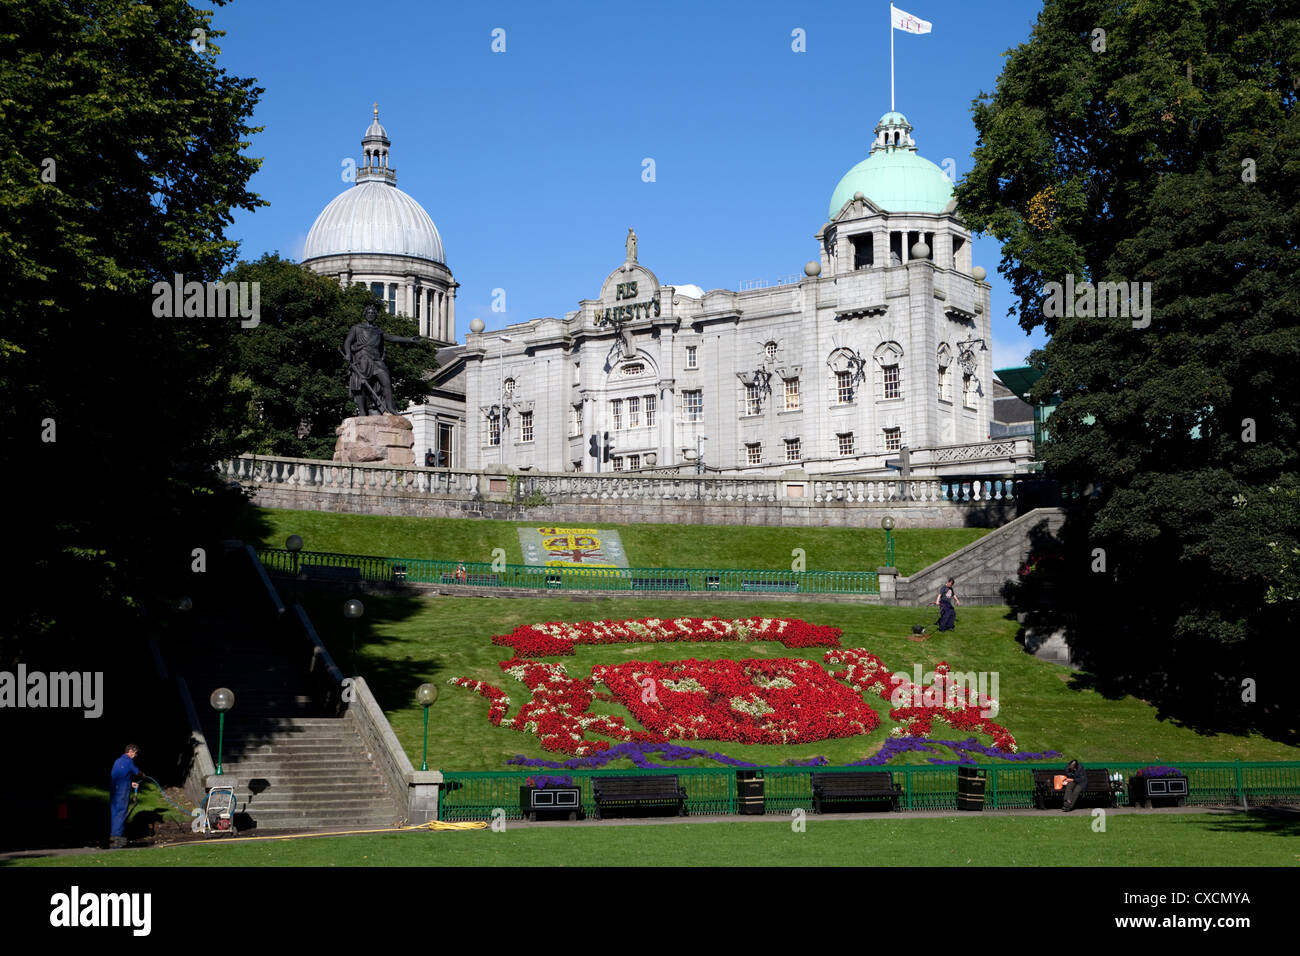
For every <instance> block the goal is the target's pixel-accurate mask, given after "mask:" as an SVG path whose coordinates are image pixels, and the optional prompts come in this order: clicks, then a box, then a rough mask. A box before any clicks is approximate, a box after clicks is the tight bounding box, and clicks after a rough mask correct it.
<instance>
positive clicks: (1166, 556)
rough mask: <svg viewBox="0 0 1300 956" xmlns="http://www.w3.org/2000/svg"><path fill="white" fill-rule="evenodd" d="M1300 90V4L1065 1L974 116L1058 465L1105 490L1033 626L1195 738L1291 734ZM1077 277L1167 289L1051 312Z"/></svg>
mask: <svg viewBox="0 0 1300 956" xmlns="http://www.w3.org/2000/svg"><path fill="white" fill-rule="evenodd" d="M1298 88H1300V4H1296V3H1294V2H1289V3H1272V2H1259V0H1244V2H1226V0H1152V2H1148V3H1141V4H1118V5H1117V4H1114V3H1110V2H1100V0H1048V2H1047V3H1046V5H1045V7H1044V9H1043V11H1042V13H1041V14H1040V16H1039V18H1038V22H1037V24H1036V26H1035V27H1034V30H1033V33H1032V36H1031V38H1030V39H1029V41H1028V42H1026V43H1024V44H1022V45H1021V46H1019V47H1017V48H1016V49H1014V50H1012V51H1010V53H1009V54H1008V56H1007V60H1006V65H1005V67H1004V69H1003V72H1002V74H1001V76H1000V77H999V79H998V83H997V88H996V90H995V91H994V92H993V93H992V94H987V93H986V94H983V95H981V97H980V98H979V99H977V100H976V101H975V104H974V110H973V112H974V120H975V125H976V128H977V130H978V133H979V141H978V146H977V149H976V151H975V164H974V168H973V169H972V170H971V172H970V173H969V174H968V175H967V176H966V177H965V178H964V179H963V181H962V182H961V183H960V184H958V188H957V199H958V204H959V208H960V211H961V214H962V215H963V216H964V217H965V219H966V221H967V223H968V224H969V225H971V227H972V228H973V229H975V230H977V231H981V232H987V233H990V234H992V235H993V236H995V237H996V238H998V239H999V240H1001V242H1002V244H1003V248H1002V261H1001V263H1000V266H999V271H1000V272H1001V273H1002V274H1003V275H1005V276H1006V277H1007V279H1008V280H1009V281H1010V282H1011V285H1012V288H1013V290H1014V294H1015V296H1016V299H1017V305H1016V307H1015V308H1014V309H1013V313H1015V314H1018V317H1019V321H1020V324H1021V325H1022V326H1023V327H1024V328H1025V329H1027V330H1028V329H1033V328H1036V327H1042V328H1043V329H1044V330H1045V331H1046V332H1047V333H1048V335H1049V336H1050V338H1049V341H1048V343H1047V345H1046V347H1045V348H1044V349H1042V350H1040V351H1038V352H1036V353H1035V354H1034V355H1033V356H1031V361H1033V362H1034V363H1035V364H1037V365H1039V366H1040V367H1042V368H1043V369H1044V370H1045V374H1044V375H1043V377H1042V378H1041V379H1040V380H1039V382H1038V384H1037V385H1036V386H1035V392H1034V399H1035V400H1037V401H1047V400H1048V399H1049V398H1051V397H1052V396H1059V398H1060V399H1061V404H1060V405H1059V407H1058V408H1057V409H1056V410H1055V413H1054V414H1053V415H1052V417H1051V419H1050V420H1049V431H1050V441H1049V442H1048V443H1046V444H1045V446H1044V449H1043V457H1044V459H1045V461H1046V465H1047V468H1048V470H1049V472H1050V473H1051V474H1052V475H1053V476H1055V477H1057V478H1060V479H1062V480H1064V481H1066V482H1083V483H1092V484H1093V487H1094V488H1095V489H1096V491H1097V494H1096V496H1095V497H1093V498H1090V499H1088V500H1087V501H1085V502H1083V503H1081V504H1080V505H1079V506H1078V507H1077V508H1076V509H1074V513H1073V514H1072V516H1071V519H1070V523H1069V524H1068V525H1067V529H1066V532H1065V533H1064V538H1063V541H1062V542H1060V543H1059V545H1058V547H1059V550H1060V552H1061V554H1062V555H1063V556H1065V558H1066V560H1064V561H1062V562H1055V563H1048V564H1046V565H1044V567H1055V568H1057V569H1059V570H1058V571H1056V572H1053V573H1054V574H1055V575H1056V576H1057V577H1058V578H1059V580H1058V581H1055V582H1054V585H1055V586H1053V587H1051V588H1049V589H1048V591H1047V593H1049V594H1050V595H1051V600H1050V601H1049V602H1046V605H1045V606H1044V604H1043V602H1040V601H1038V600H1037V598H1038V597H1041V595H1042V592H1041V591H1039V592H1036V593H1035V594H1034V595H1031V594H1030V591H1032V590H1033V589H1032V588H1031V589H1028V590H1026V589H1025V588H1022V589H1021V593H1020V596H1019V599H1020V601H1021V603H1022V604H1023V605H1024V606H1025V607H1026V608H1028V609H1030V610H1032V611H1033V614H1032V616H1031V622H1035V623H1036V624H1037V625H1038V626H1041V627H1065V628H1067V630H1068V631H1069V634H1070V638H1071V642H1072V644H1073V646H1074V648H1075V649H1076V651H1079V652H1081V654H1082V656H1083V658H1084V660H1085V661H1086V662H1087V663H1088V665H1089V666H1090V667H1092V668H1093V669H1094V670H1096V671H1097V672H1098V674H1100V675H1102V676H1103V677H1105V678H1106V679H1111V680H1115V681H1117V682H1118V683H1120V684H1122V685H1123V686H1125V687H1128V688H1130V689H1133V690H1135V691H1138V692H1142V693H1145V694H1148V695H1149V696H1151V697H1155V698H1158V699H1160V700H1161V701H1162V702H1163V703H1164V704H1165V705H1166V706H1168V707H1169V708H1171V710H1174V711H1177V712H1178V713H1180V714H1181V715H1182V716H1185V717H1190V718H1196V719H1206V720H1209V721H1220V722H1227V723H1240V724H1241V725H1242V726H1259V725H1263V724H1269V723H1270V722H1272V725H1273V727H1274V729H1277V723H1276V721H1277V720H1283V723H1285V721H1286V720H1290V719H1291V718H1285V719H1283V718H1281V717H1280V713H1279V710H1278V707H1279V705H1281V706H1283V708H1284V709H1285V711H1286V712H1287V713H1291V712H1294V707H1293V706H1287V705H1286V704H1285V702H1284V701H1283V699H1282V698H1281V695H1283V694H1285V693H1287V690H1286V689H1285V688H1284V687H1283V686H1281V685H1280V681H1279V680H1278V678H1277V677H1275V676H1273V675H1275V674H1278V673H1279V671H1278V670H1277V665H1278V664H1279V662H1280V661H1282V660H1284V659H1291V660H1293V659H1294V655H1295V651H1294V641H1293V639H1292V637H1291V634H1289V633H1287V632H1288V631H1293V628H1294V623H1295V620H1296V610H1297V607H1298V605H1297V598H1298V594H1297V587H1296V575H1297V573H1298V572H1300V562H1297V560H1296V552H1295V548H1296V547H1297V544H1300V510H1298V509H1297V491H1298V490H1300V480H1298V479H1297V450H1298V448H1300V416H1298V415H1297V412H1298V411H1300V403H1298V402H1297V398H1296V392H1295V391H1294V389H1293V388H1292V387H1291V386H1292V385H1293V383H1294V379H1295V375H1296V371H1295V370H1296V368H1297V362H1298V361H1300V288H1298V284H1297V271H1298V269H1297V266H1298V265H1300V250H1297V247H1296V240H1295V237H1296V236H1297V235H1298V234H1300V121H1298V120H1297V115H1296V97H1297V89H1298ZM1067 281H1068V282H1070V283H1072V284H1073V285H1074V286H1075V288H1076V289H1079V288H1080V287H1084V284H1085V283H1094V284H1096V283H1102V282H1119V283H1124V284H1125V285H1124V289H1125V290H1127V292H1129V293H1132V292H1136V293H1137V294H1138V295H1139V296H1141V295H1142V293H1143V291H1144V290H1146V289H1149V293H1150V298H1149V301H1148V303H1147V304H1148V305H1150V311H1149V314H1148V315H1146V316H1143V317H1140V318H1139V317H1135V316H1134V315H1132V314H1131V312H1130V314H1127V315H1125V314H1122V313H1121V314H1116V313H1117V312H1119V309H1118V308H1117V305H1118V304H1119V302H1120V299H1119V298H1117V299H1116V301H1115V302H1112V303H1109V304H1110V306H1111V308H1110V309H1109V310H1108V311H1107V310H1104V309H1101V308H1091V309H1090V308H1088V305H1089V303H1087V302H1086V301H1079V302H1077V303H1070V304H1067V306H1066V309H1065V310H1064V312H1062V311H1061V310H1059V309H1055V308H1052V307H1049V306H1047V305H1046V300H1047V298H1048V296H1049V293H1050V292H1051V291H1052V287H1051V286H1049V283H1058V284H1061V285H1063V286H1064V285H1066V284H1067ZM1145 283H1149V284H1150V285H1149V286H1144V284H1145ZM1122 298H1123V299H1124V300H1127V298H1128V296H1127V294H1125V295H1123V296H1122ZM1097 301H1098V302H1099V303H1100V302H1101V301H1102V300H1101V298H1100V297H1098V299H1097ZM1126 304H1130V305H1131V304H1133V303H1126ZM1085 313H1086V314H1085ZM1044 547H1047V545H1046V544H1045V545H1044ZM1035 573H1037V571H1036V572H1035ZM1039 576H1040V578H1041V576H1042V575H1039ZM1030 577H1031V580H1032V575H1031V576H1030ZM1270 678H1271V680H1272V683H1271V686H1270V687H1269V688H1267V689H1265V687H1264V686H1263V685H1264V683H1266V682H1268V681H1269V679H1270ZM1247 679H1252V680H1257V681H1259V682H1260V687H1259V690H1258V695H1259V696H1258V700H1257V701H1255V702H1254V703H1253V704H1252V702H1251V701H1248V700H1243V697H1244V696H1247V695H1246V693H1245V691H1244V690H1243V687H1242V684H1243V682H1244V681H1246V680H1247ZM1292 723H1293V721H1292ZM1283 732H1294V727H1290V728H1289V729H1288V728H1283Z"/></svg>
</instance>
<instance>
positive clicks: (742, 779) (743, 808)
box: [736, 770, 764, 816]
mask: <svg viewBox="0 0 1300 956" xmlns="http://www.w3.org/2000/svg"><path fill="white" fill-rule="evenodd" d="M763 810H764V807H763V778H762V776H761V775H760V774H759V773H758V771H757V770H737V771H736V812H737V813H749V814H756V815H760V816H761V815H762V813H763Z"/></svg>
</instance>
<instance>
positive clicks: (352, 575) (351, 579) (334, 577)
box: [299, 564, 361, 584]
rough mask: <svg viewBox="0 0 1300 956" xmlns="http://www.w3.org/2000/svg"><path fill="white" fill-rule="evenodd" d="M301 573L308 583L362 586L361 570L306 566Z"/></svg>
mask: <svg viewBox="0 0 1300 956" xmlns="http://www.w3.org/2000/svg"><path fill="white" fill-rule="evenodd" d="M299 573H300V574H301V575H302V576H303V578H305V579H306V580H308V581H328V582H330V583H332V584H360V583H361V569H360V568H340V567H335V566H333V565H328V564H304V565H303V566H302V567H301V568H300V569H299Z"/></svg>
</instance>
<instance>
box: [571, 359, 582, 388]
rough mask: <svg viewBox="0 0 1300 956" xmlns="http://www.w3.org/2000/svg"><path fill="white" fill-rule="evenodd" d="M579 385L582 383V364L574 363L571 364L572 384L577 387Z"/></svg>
mask: <svg viewBox="0 0 1300 956" xmlns="http://www.w3.org/2000/svg"><path fill="white" fill-rule="evenodd" d="M581 383H582V363H581V362H574V363H573V384H574V385H579V384H581Z"/></svg>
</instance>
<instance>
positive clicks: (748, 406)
mask: <svg viewBox="0 0 1300 956" xmlns="http://www.w3.org/2000/svg"><path fill="white" fill-rule="evenodd" d="M762 411H763V394H762V390H761V389H760V388H759V387H758V386H757V385H746V386H745V414H746V415H758V414H761V413H762Z"/></svg>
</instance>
